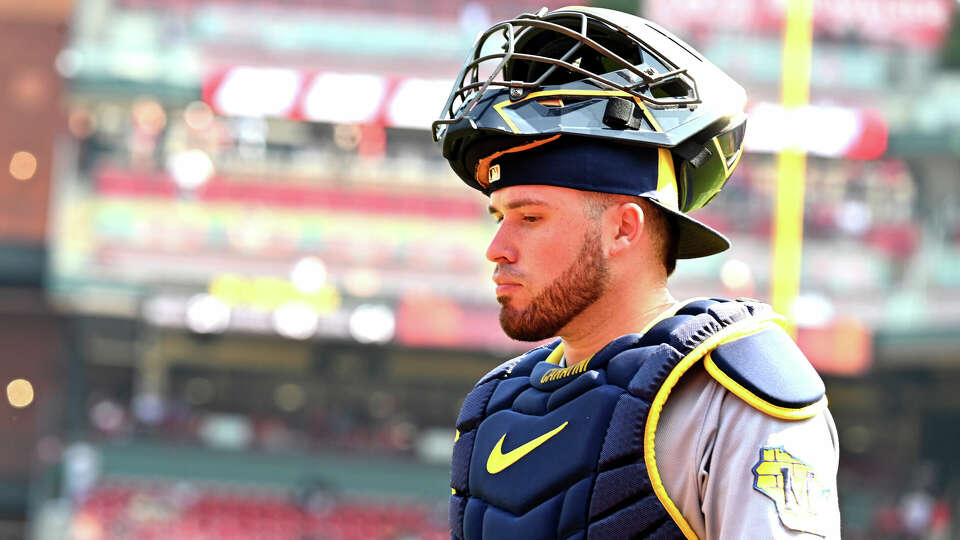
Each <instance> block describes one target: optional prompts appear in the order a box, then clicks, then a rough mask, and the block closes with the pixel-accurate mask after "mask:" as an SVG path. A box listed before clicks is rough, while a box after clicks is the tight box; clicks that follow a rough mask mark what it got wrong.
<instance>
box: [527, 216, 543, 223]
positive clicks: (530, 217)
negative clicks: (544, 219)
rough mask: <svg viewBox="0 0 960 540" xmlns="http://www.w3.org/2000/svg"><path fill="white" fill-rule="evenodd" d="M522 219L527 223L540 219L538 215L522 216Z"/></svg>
mask: <svg viewBox="0 0 960 540" xmlns="http://www.w3.org/2000/svg"><path fill="white" fill-rule="evenodd" d="M523 220H524V221H526V222H527V223H536V222H538V221H540V216H523Z"/></svg>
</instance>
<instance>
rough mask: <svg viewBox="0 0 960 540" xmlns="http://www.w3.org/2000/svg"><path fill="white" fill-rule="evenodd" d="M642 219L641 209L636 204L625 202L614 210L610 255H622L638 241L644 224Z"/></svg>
mask: <svg viewBox="0 0 960 540" xmlns="http://www.w3.org/2000/svg"><path fill="white" fill-rule="evenodd" d="M643 218H644V216H643V209H642V208H640V205H639V204H637V203H633V202H625V203H623V204H621V205H620V206H618V207H617V208H616V212H615V213H614V216H613V219H614V222H613V232H614V234H613V242H612V243H611V245H610V255H617V254H619V253H622V252H623V251H624V250H626V249H628V248H629V247H630V246H633V245H636V244H637V243H638V242H639V241H640V239H641V238H642V237H643V229H644V224H645V223H644V219H643Z"/></svg>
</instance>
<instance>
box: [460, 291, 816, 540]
mask: <svg viewBox="0 0 960 540" xmlns="http://www.w3.org/2000/svg"><path fill="white" fill-rule="evenodd" d="M781 321H782V317H780V316H779V315H776V314H775V313H774V312H773V311H772V310H771V309H770V307H769V306H767V305H765V304H760V303H756V302H752V301H729V300H723V299H710V300H695V301H691V302H687V303H686V304H685V305H683V307H682V308H681V309H679V310H678V311H676V313H675V314H674V315H673V316H670V317H668V318H665V319H663V320H661V321H660V322H658V323H657V324H655V325H654V326H653V327H652V328H650V329H649V330H648V331H647V332H645V333H643V334H628V335H626V336H623V337H620V338H618V339H616V340H614V341H612V342H610V343H609V344H607V345H606V346H605V347H604V348H603V349H601V350H600V351H598V352H597V353H596V354H595V355H593V357H591V358H590V359H589V360H584V361H583V362H580V363H578V364H576V365H574V366H570V367H566V368H560V367H558V365H557V363H558V362H559V360H560V358H561V357H562V346H560V341H559V340H557V341H555V342H554V343H551V344H549V345H546V346H543V347H539V348H536V349H533V350H531V351H529V352H527V353H526V354H524V355H522V356H520V357H518V358H515V359H513V360H510V361H508V362H506V363H504V364H503V365H501V366H499V367H498V368H496V369H494V370H493V371H491V372H490V373H489V374H487V375H486V376H485V377H484V378H483V379H481V380H480V382H478V383H477V385H476V386H475V387H474V389H473V390H472V391H471V392H470V393H469V394H468V395H467V397H466V399H465V400H464V403H463V408H462V409H461V411H460V416H459V417H458V418H457V439H456V442H455V443H454V450H453V460H452V470H451V487H452V493H453V494H452V495H451V497H450V528H451V536H452V538H456V539H461V540H480V539H481V538H484V539H488V540H489V539H497V540H499V539H513V538H523V539H529V540H533V539H541V538H543V539H551V538H558V539H572V540H583V539H603V540H611V539H617V538H684V537H686V538H696V536H695V534H694V533H693V531H692V530H691V529H690V527H689V525H688V524H687V522H686V520H685V519H684V518H683V516H682V514H681V513H680V511H679V510H678V508H677V506H676V505H675V504H674V503H673V501H672V500H671V499H670V496H669V494H668V493H667V492H666V490H665V489H664V486H663V483H662V482H661V479H660V475H659V472H658V469H657V462H656V456H655V454H654V452H653V448H654V442H655V435H656V428H657V422H658V420H659V418H660V412H661V410H662V408H663V405H664V403H665V402H666V400H667V398H668V396H669V394H670V390H671V389H672V388H673V387H674V386H675V385H676V384H677V381H678V380H679V379H680V377H681V376H682V375H683V373H685V372H686V371H687V370H689V369H690V368H691V367H693V366H694V365H696V364H698V363H700V362H703V364H704V367H705V368H706V370H707V371H708V372H709V373H710V374H711V375H712V376H713V378H714V379H716V380H717V381H718V382H719V383H720V384H722V385H723V386H724V387H725V388H726V389H727V390H729V391H730V392H732V393H734V394H736V395H737V396H738V397H740V398H741V399H743V400H744V401H746V402H747V403H749V404H750V405H751V406H753V407H755V408H757V409H759V410H761V411H763V412H764V413H766V414H769V415H772V416H775V417H777V418H782V419H788V420H799V419H804V418H810V417H812V416H814V415H816V414H818V413H819V412H820V411H821V410H823V409H824V408H825V407H826V398H825V396H824V386H823V382H822V381H821V380H820V378H819V376H818V375H817V373H816V371H814V369H813V367H811V366H810V364H809V362H807V360H806V358H805V357H804V356H803V354H802V353H801V352H800V350H799V349H798V348H797V346H796V345H795V344H794V342H793V340H792V339H790V337H789V336H788V335H787V334H786V333H785V332H784V331H783V330H782V329H781V328H780V326H779V324H778V323H779V322H781Z"/></svg>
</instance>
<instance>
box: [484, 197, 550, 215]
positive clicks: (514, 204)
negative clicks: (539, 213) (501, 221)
mask: <svg viewBox="0 0 960 540" xmlns="http://www.w3.org/2000/svg"><path fill="white" fill-rule="evenodd" d="M524 206H546V207H547V208H554V206H553V205H552V204H550V203H548V202H547V201H544V200H542V199H531V198H527V199H516V200H513V201H510V202H508V203H507V204H505V205H504V208H503V209H504V210H515V209H517V208H522V207H524ZM487 211H488V212H490V213H491V214H499V213H500V212H501V211H500V209H498V208H497V207H495V206H493V205H490V206H488V207H487Z"/></svg>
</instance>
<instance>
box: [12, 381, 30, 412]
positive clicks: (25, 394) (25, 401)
mask: <svg viewBox="0 0 960 540" xmlns="http://www.w3.org/2000/svg"><path fill="white" fill-rule="evenodd" d="M7 401H8V402H9V403H10V405H12V406H14V407H16V408H18V409H22V408H24V407H27V406H28V405H30V404H31V403H33V384H31V383H30V381H28V380H26V379H14V380H12V381H10V382H9V383H7Z"/></svg>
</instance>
